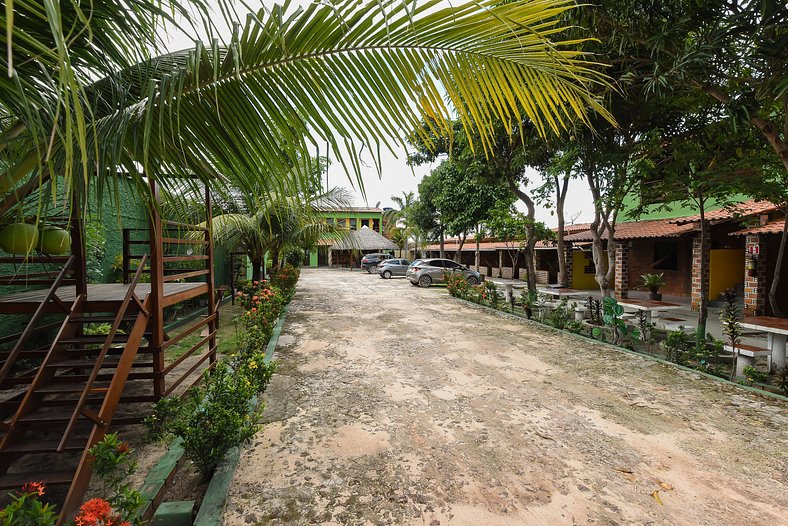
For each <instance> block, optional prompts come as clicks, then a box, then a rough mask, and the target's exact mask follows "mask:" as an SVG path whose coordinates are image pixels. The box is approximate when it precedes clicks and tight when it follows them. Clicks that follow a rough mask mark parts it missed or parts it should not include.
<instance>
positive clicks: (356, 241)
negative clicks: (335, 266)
mask: <svg viewBox="0 0 788 526" xmlns="http://www.w3.org/2000/svg"><path fill="white" fill-rule="evenodd" d="M397 248H398V247H397V245H396V244H395V243H394V242H392V241H391V240H390V239H386V238H385V237H383V236H382V235H380V234H378V233H377V232H375V231H374V230H372V229H371V228H369V227H368V226H366V225H365V226H363V227H361V230H352V231H351V232H349V233H348V235H347V236H345V238H343V239H341V240H339V241H337V242H336V243H334V244H333V245H332V246H331V249H332V250H396V249H397Z"/></svg>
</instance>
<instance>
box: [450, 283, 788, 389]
mask: <svg viewBox="0 0 788 526" xmlns="http://www.w3.org/2000/svg"><path fill="white" fill-rule="evenodd" d="M449 297H450V298H452V299H453V300H455V301H459V302H462V303H465V304H466V305H468V306H471V307H476V308H478V309H480V310H486V311H490V312H491V313H493V314H496V315H498V316H502V317H505V318H509V319H513V320H517V321H519V322H522V323H525V324H531V325H535V326H537V327H539V328H541V329H544V330H549V331H553V332H558V333H561V334H565V335H567V336H571V337H573V338H578V339H580V340H583V341H586V342H589V343H595V344H597V345H601V346H604V347H607V348H609V349H612V350H614V351H618V352H621V353H624V354H631V355H633V356H638V357H640V358H645V359H647V360H651V361H654V362H657V363H661V364H664V365H669V366H671V367H675V368H677V369H681V370H683V371H687V372H690V373H695V374H698V375H700V376H704V377H706V378H708V379H711V380H714V381H716V382H721V383H724V384H728V385H730V386H733V387H737V388H739V389H743V390H745V391H749V392H751V393H754V394H757V395H760V396H765V397H767V398H774V399H776V400H780V401H782V402H788V397H786V396H783V395H781V394H777V393H772V392H769V391H764V390H762V389H758V388H756V387H751V386H749V385H742V384H737V383H736V382H731V381H730V380H726V379H725V378H720V377H719V376H714V375H713V374H709V373H704V372H703V371H698V370H697V369H692V368H691V367H686V366H684V365H679V364H677V363H674V362H671V361H668V360H664V359H662V358H657V357H656V356H651V355H650V354H644V353H639V352H637V351H633V350H631V349H627V348H625V347H619V346H618V345H613V344H612V343H608V342H603V341H600V340H595V339H594V338H590V337H588V336H585V335H583V334H577V333H576V332H570V331H565V330H563V329H556V328H555V327H552V326H550V325H545V324H544V323H539V322H538V321H535V320H529V319H528V318H524V317H522V316H520V315H518V314H513V313H511V312H506V311H503V310H498V309H493V308H492V307H488V306H487V305H481V304H479V303H474V302H472V301H468V300H464V299H462V298H457V297H455V296H452V295H451V294H449Z"/></svg>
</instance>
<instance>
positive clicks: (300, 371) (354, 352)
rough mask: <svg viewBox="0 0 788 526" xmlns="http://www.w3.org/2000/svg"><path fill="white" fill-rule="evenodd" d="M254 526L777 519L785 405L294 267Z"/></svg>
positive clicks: (364, 279)
mask: <svg viewBox="0 0 788 526" xmlns="http://www.w3.org/2000/svg"><path fill="white" fill-rule="evenodd" d="M276 359H277V361H278V363H279V369H278V371H277V374H276V375H275V377H274V380H273V382H272V384H271V386H270V388H269V390H268V392H267V394H266V397H265V398H266V403H267V409H266V419H267V424H266V427H265V429H264V430H263V431H261V432H260V433H259V434H258V436H257V437H256V438H255V440H254V442H253V443H252V444H251V445H250V446H248V447H247V448H246V449H245V450H244V452H243V454H242V459H241V463H240V466H239V469H238V471H237V473H236V475H235V479H234V484H233V489H232V491H231V495H230V498H229V502H228V505H227V508H226V511H225V521H224V523H225V525H226V526H240V525H249V524H254V525H257V524H374V525H378V524H426V525H438V524H441V525H455V524H456V525H464V524H467V525H483V526H493V525H508V524H524V525H541V524H544V525H550V526H557V525H564V524H610V525H612V524H653V525H671V524H682V525H693V526H695V525H721V524H730V525H759V524H763V525H770V526H776V525H778V524H780V525H781V524H788V404H786V403H784V402H780V401H775V400H771V399H767V398H762V397H759V396H756V395H754V394H751V393H749V392H746V391H744V390H743V389H738V388H736V387H732V386H727V385H723V384H722V383H719V382H715V381H711V380H709V379H707V378H703V377H701V376H699V375H696V374H693V373H688V372H683V371H680V370H678V369H676V368H673V367H670V366H667V365H664V364H658V363H655V362H652V361H649V360H646V359H644V358H640V357H638V356H633V355H630V354H626V353H622V352H617V351H615V350H613V349H610V348H609V347H605V346H602V345H596V344H594V343H593V342H588V341H585V340H581V339H578V338H574V337H572V336H567V335H563V334H558V333H555V332H552V331H550V330H548V329H543V328H540V327H537V326H534V325H531V324H527V323H525V322H520V321H517V320H512V319H508V318H506V317H500V316H497V315H495V314H494V313H490V312H488V311H484V310H481V309H478V308H474V307H473V306H469V305H467V304H464V303H461V302H459V301H457V300H454V299H453V298H451V297H450V296H449V295H448V294H447V293H446V291H445V289H441V288H431V289H419V288H416V287H411V286H410V284H409V283H408V282H407V281H404V280H402V279H394V280H383V279H380V278H379V277H378V276H372V275H368V274H366V273H360V272H352V273H351V272H348V271H339V270H305V271H304V272H303V274H302V278H301V281H300V282H299V285H298V292H297V294H296V297H295V299H294V301H293V303H292V305H291V308H290V311H289V314H288V317H287V323H286V325H285V328H284V331H283V333H282V338H281V339H280V340H279V347H278V348H277V357H276Z"/></svg>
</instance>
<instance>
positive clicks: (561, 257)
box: [555, 177, 569, 287]
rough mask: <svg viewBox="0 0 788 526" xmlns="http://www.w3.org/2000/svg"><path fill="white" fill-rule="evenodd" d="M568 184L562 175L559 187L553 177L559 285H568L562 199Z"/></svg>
mask: <svg viewBox="0 0 788 526" xmlns="http://www.w3.org/2000/svg"><path fill="white" fill-rule="evenodd" d="M568 186H569V178H568V177H564V181H563V187H559V182H558V177H556V178H555V187H556V201H555V210H556V215H557V216H558V233H557V235H556V236H557V239H558V243H557V245H556V246H557V249H558V284H559V285H560V286H561V287H568V286H569V274H568V273H567V270H566V246H565V245H564V223H565V219H564V201H565V200H566V191H567V190H568Z"/></svg>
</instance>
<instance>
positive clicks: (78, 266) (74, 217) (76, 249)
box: [69, 193, 88, 296]
mask: <svg viewBox="0 0 788 526" xmlns="http://www.w3.org/2000/svg"><path fill="white" fill-rule="evenodd" d="M80 205H81V201H80V199H79V193H77V194H76V195H75V196H74V198H73V202H72V203H71V217H70V218H69V222H70V223H71V254H72V255H73V256H74V268H73V270H74V273H73V275H74V285H75V287H76V296H79V295H80V294H87V291H88V270H87V263H86V250H87V248H86V247H85V238H84V232H85V221H84V218H83V217H82V213H81V210H80Z"/></svg>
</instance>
